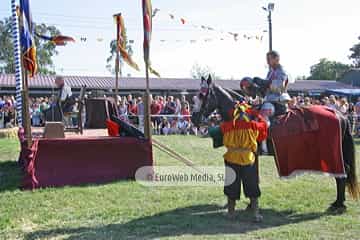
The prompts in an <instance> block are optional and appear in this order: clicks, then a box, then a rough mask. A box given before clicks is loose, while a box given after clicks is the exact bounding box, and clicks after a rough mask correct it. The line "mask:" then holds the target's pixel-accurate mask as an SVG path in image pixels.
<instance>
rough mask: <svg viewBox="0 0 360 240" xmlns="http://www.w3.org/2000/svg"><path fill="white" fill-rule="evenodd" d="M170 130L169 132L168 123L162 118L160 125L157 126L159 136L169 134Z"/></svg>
mask: <svg viewBox="0 0 360 240" xmlns="http://www.w3.org/2000/svg"><path fill="white" fill-rule="evenodd" d="M170 130H171V126H170V123H169V121H168V120H167V118H166V117H163V118H162V119H161V123H160V125H159V131H160V134H161V135H168V134H170Z"/></svg>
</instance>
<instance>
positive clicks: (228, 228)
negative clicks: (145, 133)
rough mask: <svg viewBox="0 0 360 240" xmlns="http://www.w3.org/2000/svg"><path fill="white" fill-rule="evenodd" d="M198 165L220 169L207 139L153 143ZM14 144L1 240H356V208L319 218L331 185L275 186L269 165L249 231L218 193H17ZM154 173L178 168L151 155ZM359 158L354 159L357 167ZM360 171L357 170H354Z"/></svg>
mask: <svg viewBox="0 0 360 240" xmlns="http://www.w3.org/2000/svg"><path fill="white" fill-rule="evenodd" d="M157 139H159V140H160V141H161V142H163V143H166V144H167V145H168V146H170V147H172V148H173V149H175V150H176V151H178V152H179V153H181V154H183V155H185V156H186V157H188V158H190V159H192V160H193V161H195V162H196V163H197V164H199V165H216V166H222V165H223V160H222V154H223V151H224V149H219V150H214V149H212V147H211V142H210V140H209V139H201V138H196V137H184V136H171V137H166V138H165V137H157ZM17 154H18V145H17V142H16V141H15V140H0V239H28V240H30V239H68V240H70V239H74V240H75V239H76V240H78V239H96V240H99V239H104V240H105V239H106V240H109V239H359V238H360V204H359V203H358V202H353V201H351V200H349V201H348V202H347V205H348V212H347V213H346V214H344V215H341V216H333V215H327V214H325V209H326V208H327V207H328V205H329V204H330V203H331V202H332V201H333V200H334V199H335V193H336V192H335V184H334V180H333V179H331V178H327V177H319V176H309V175H307V176H304V177H301V178H298V179H294V180H290V181H281V180H279V179H278V176H277V172H276V169H275V164H274V161H273V158H270V157H262V158H261V189H262V197H261V207H262V213H263V215H264V217H265V219H264V222H263V223H261V224H253V223H252V222H251V218H250V216H248V215H247V214H246V213H244V212H243V211H242V210H241V209H243V208H244V207H245V206H246V203H247V200H246V199H242V201H241V202H239V204H238V216H237V217H236V219H235V220H228V219H226V218H225V217H224V216H223V214H224V210H222V209H221V208H220V207H219V206H221V205H223V204H224V203H225V198H224V196H223V193H222V188H221V187H166V188H147V187H143V186H141V185H139V184H137V183H136V182H127V181H121V182H116V183H111V184H106V185H101V186H82V187H65V188H57V189H45V190H38V191H33V192H31V191H26V192H23V191H20V190H18V188H17V187H18V185H19V182H20V171H19V170H18V169H17V165H16V163H15V160H16V158H17ZM154 156H155V160H156V164H157V165H162V166H165V165H181V163H179V162H177V161H175V160H173V159H170V158H169V157H168V156H167V155H165V154H163V153H161V152H158V151H155V153H154ZM359 157H360V156H358V159H360V158H359ZM358 165H360V164H358Z"/></svg>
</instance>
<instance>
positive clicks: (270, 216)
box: [25, 205, 325, 240]
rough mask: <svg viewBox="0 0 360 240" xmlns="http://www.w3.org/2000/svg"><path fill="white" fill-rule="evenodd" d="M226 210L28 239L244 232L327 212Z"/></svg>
mask: <svg viewBox="0 0 360 240" xmlns="http://www.w3.org/2000/svg"><path fill="white" fill-rule="evenodd" d="M134 207H135V206H134ZM223 214H224V211H223V210H221V209H220V208H219V206H217V205H197V206H191V207H186V208H180V209H175V210H172V211H168V212H163V213H159V214H156V215H153V216H147V217H143V218H138V219H134V220H131V221H129V222H127V223H123V224H110V225H105V226H100V227H79V228H58V229H52V230H47V231H36V232H33V233H30V234H28V235H26V237H25V239H26V240H35V239H50V238H56V239H57V238H61V239H67V240H75V239H76V240H78V239H96V240H99V239H158V238H161V237H174V236H181V235H195V236H196V235H198V236H201V235H218V234H242V233H248V232H252V231H256V230H259V229H267V228H272V227H278V226H282V225H287V224H294V223H299V222H304V221H311V220H315V219H318V218H320V217H322V216H324V215H325V213H307V214H296V213H294V212H292V211H276V210H272V209H263V210H262V214H263V216H264V221H263V222H262V223H260V224H255V223H252V222H251V216H250V215H249V214H248V213H247V212H245V211H239V212H238V216H237V217H236V219H234V220H229V219H227V218H226V217H225V216H224V215H223Z"/></svg>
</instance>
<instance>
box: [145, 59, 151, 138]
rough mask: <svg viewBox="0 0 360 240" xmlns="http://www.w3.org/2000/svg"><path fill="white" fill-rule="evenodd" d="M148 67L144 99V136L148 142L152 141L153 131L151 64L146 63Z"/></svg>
mask: <svg viewBox="0 0 360 240" xmlns="http://www.w3.org/2000/svg"><path fill="white" fill-rule="evenodd" d="M145 65H146V92H145V99H144V104H145V106H144V108H145V109H144V110H145V116H144V134H145V138H146V139H148V140H150V141H151V140H152V129H151V116H150V115H151V112H150V81H149V64H148V63H147V62H145Z"/></svg>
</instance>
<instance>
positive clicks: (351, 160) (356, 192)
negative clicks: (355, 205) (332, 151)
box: [343, 119, 360, 200]
mask: <svg viewBox="0 0 360 240" xmlns="http://www.w3.org/2000/svg"><path fill="white" fill-rule="evenodd" d="M346 121H347V124H346V125H345V126H346V127H345V131H344V138H343V156H344V161H345V163H346V164H347V165H348V169H347V180H346V185H347V187H348V191H349V194H350V196H351V197H352V198H353V199H355V200H359V198H360V186H359V183H358V180H357V174H356V158H355V145H354V139H353V137H352V135H351V127H350V123H349V121H348V120H347V119H346Z"/></svg>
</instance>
